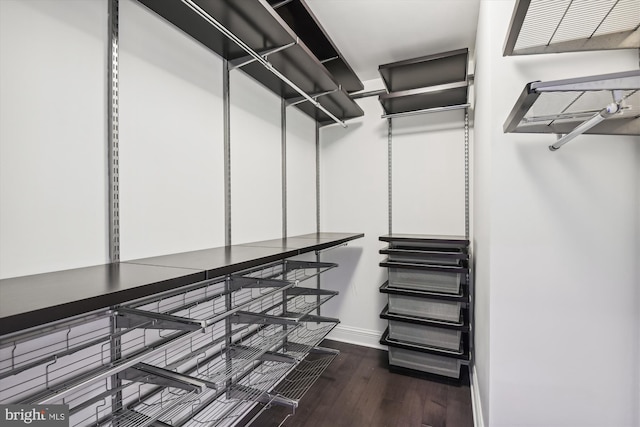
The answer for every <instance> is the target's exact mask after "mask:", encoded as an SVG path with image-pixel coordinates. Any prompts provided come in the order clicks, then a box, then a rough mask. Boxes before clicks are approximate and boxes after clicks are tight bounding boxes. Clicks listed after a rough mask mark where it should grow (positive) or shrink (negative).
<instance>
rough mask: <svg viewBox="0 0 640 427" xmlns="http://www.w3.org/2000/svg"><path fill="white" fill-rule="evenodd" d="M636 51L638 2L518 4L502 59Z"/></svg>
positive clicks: (540, 0)
mask: <svg viewBox="0 0 640 427" xmlns="http://www.w3.org/2000/svg"><path fill="white" fill-rule="evenodd" d="M638 48H640V6H639V5H638V0H591V1H582V0H581V1H573V0H518V1H517V3H516V6H515V8H514V10H513V15H512V17H511V23H510V25H509V32H508V34H507V39H506V41H505V45H504V50H503V55H504V56H510V55H531V54H539V53H559V52H574V51H585V50H606V49H638Z"/></svg>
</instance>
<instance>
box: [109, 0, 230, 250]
mask: <svg viewBox="0 0 640 427" xmlns="http://www.w3.org/2000/svg"><path fill="white" fill-rule="evenodd" d="M119 35H120V70H119V71H120V92H119V96H120V98H119V99H120V216H121V220H120V224H121V238H120V245H121V259H122V260H130V259H135V258H142V257H147V256H155V255H160V254H167V253H172V252H183V251H188V250H195V249H203V248H207V247H216V246H223V245H224V183H223V177H224V175H223V171H224V162H223V134H222V60H221V59H220V58H219V57H218V56H217V55H216V54H215V53H213V52H211V51H210V50H208V49H206V48H205V47H203V46H202V45H201V44H199V43H197V42H195V41H194V40H193V39H191V38H190V37H189V36H187V35H185V34H184V33H182V32H181V31H180V30H178V29H176V28H175V27H173V26H171V25H168V24H167V22H166V21H164V20H163V19H161V18H160V17H158V16H157V15H155V14H154V13H153V12H151V11H149V10H148V9H147V8H146V7H144V6H142V5H141V4H140V3H137V2H134V1H132V0H123V1H121V2H120V31H119Z"/></svg>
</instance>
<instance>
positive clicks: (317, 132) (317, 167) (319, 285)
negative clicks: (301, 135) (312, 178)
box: [316, 121, 322, 316]
mask: <svg viewBox="0 0 640 427" xmlns="http://www.w3.org/2000/svg"><path fill="white" fill-rule="evenodd" d="M316 232H317V233H320V123H318V122H317V121H316ZM316 262H320V252H318V251H316ZM318 273H320V270H318ZM321 287H322V283H321V282H320V274H317V275H316V288H317V289H320V288H321ZM317 301H318V308H317V309H316V314H317V315H318V316H320V295H318V299H317Z"/></svg>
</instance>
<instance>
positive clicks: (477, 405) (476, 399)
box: [470, 367, 485, 427]
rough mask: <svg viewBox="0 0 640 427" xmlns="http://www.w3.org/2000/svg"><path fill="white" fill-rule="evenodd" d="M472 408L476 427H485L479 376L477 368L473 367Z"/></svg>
mask: <svg viewBox="0 0 640 427" xmlns="http://www.w3.org/2000/svg"><path fill="white" fill-rule="evenodd" d="M470 377H471V408H472V411H473V425H474V427H485V426H484V419H483V418H482V400H481V399H480V389H479V388H478V375H477V374H476V369H475V367H471V375H470Z"/></svg>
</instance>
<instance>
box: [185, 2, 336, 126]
mask: <svg viewBox="0 0 640 427" xmlns="http://www.w3.org/2000/svg"><path fill="white" fill-rule="evenodd" d="M181 1H182V3H183V4H184V5H185V6H187V7H188V8H189V9H191V10H193V11H194V12H195V13H197V14H198V15H199V16H200V17H201V18H203V19H204V20H205V21H207V22H209V23H210V24H211V25H212V26H214V27H215V28H216V29H217V30H218V31H220V32H221V33H222V34H224V35H225V36H226V37H228V38H229V39H230V40H231V41H233V42H234V43H236V44H237V45H238V46H240V47H241V48H242V50H244V51H245V52H247V53H248V54H249V55H251V56H252V57H253V58H254V59H255V60H256V61H258V62H259V63H260V64H262V66H264V67H265V68H266V69H267V70H269V71H270V72H271V73H272V74H273V75H275V76H276V77H277V78H279V79H280V80H282V81H283V82H284V83H286V84H287V85H288V86H289V87H291V88H292V89H293V90H295V91H296V92H298V93H299V94H300V95H302V96H303V97H304V98H306V99H307V101H309V102H310V103H311V104H313V105H314V106H315V107H316V108H318V109H319V110H321V111H322V112H324V113H325V114H326V115H327V116H329V117H330V118H331V120H333V121H334V122H336V123H338V124H339V125H340V126H342V127H344V128H346V127H347V125H346V123H345V122H344V121H342V120H340V119H339V118H337V117H336V116H335V115H333V114H332V113H331V112H330V111H329V110H327V109H326V108H324V107H323V106H322V105H321V104H320V103H319V102H318V101H316V100H315V99H313V98H312V97H311V96H309V95H308V94H307V93H306V92H305V91H304V90H302V89H300V88H299V87H298V85H296V84H295V83H293V82H292V81H291V80H289V79H288V78H287V77H285V76H284V75H283V74H282V73H281V72H280V71H278V70H276V69H275V68H274V67H273V65H271V64H270V63H269V62H268V61H267V60H265V59H264V58H263V57H262V56H261V55H260V54H259V53H257V52H256V51H255V50H253V49H252V48H251V47H250V46H249V45H247V44H246V43H245V42H243V41H242V40H240V39H239V38H238V36H236V35H235V34H233V33H232V32H231V31H230V30H229V29H227V27H225V26H224V25H222V24H221V23H220V22H218V21H217V20H216V19H215V18H214V17H212V16H211V15H209V14H208V13H207V12H206V11H204V10H203V9H202V8H201V7H200V6H198V5H197V4H195V3H194V2H193V1H192V0H181Z"/></svg>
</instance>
